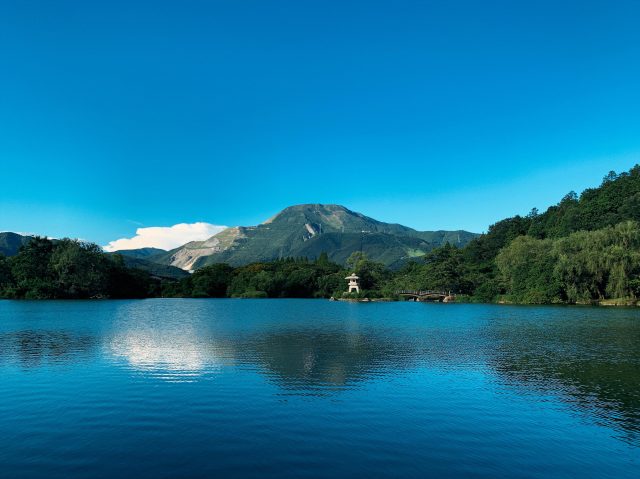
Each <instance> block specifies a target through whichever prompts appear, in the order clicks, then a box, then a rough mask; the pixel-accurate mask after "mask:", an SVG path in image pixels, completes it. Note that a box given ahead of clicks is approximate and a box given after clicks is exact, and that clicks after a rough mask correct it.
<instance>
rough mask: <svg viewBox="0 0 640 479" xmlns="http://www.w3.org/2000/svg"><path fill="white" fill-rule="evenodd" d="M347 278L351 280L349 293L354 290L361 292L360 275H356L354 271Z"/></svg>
mask: <svg viewBox="0 0 640 479" xmlns="http://www.w3.org/2000/svg"><path fill="white" fill-rule="evenodd" d="M345 279H346V280H348V281H349V289H348V291H347V293H352V292H354V291H355V292H356V293H359V292H360V285H359V284H358V280H359V279H360V277H359V276H356V274H355V273H352V274H351V275H350V276H347V277H346V278H345Z"/></svg>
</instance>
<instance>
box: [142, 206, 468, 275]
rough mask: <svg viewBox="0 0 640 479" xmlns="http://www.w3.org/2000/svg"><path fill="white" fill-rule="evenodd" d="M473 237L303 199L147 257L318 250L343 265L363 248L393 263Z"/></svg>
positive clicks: (214, 259)
mask: <svg viewBox="0 0 640 479" xmlns="http://www.w3.org/2000/svg"><path fill="white" fill-rule="evenodd" d="M476 236H477V234H475V233H470V232H468V231H464V230H456V231H446V230H438V231H418V230H415V229H413V228H410V227H408V226H404V225H401V224H398V223H385V222H382V221H378V220H376V219H374V218H371V217H368V216H366V215H364V214H362V213H358V212H355V211H352V210H350V209H348V208H346V207H344V206H342V205H336V204H321V203H305V204H299V205H293V206H289V207H287V208H284V209H283V210H282V211H280V212H279V213H277V214H275V215H273V216H271V217H270V218H269V219H267V220H266V221H264V222H263V223H261V224H259V225H256V226H235V227H231V228H227V229H225V230H223V231H222V232H220V233H217V234H216V235H213V236H212V237H210V238H208V239H207V240H205V241H193V242H190V243H187V244H185V245H183V246H181V247H178V248H175V249H173V250H171V251H169V252H167V253H162V254H159V255H152V256H150V257H148V258H147V259H148V260H150V261H156V262H159V263H162V264H169V265H173V266H177V267H180V268H183V269H188V270H193V269H198V268H200V267H203V266H207V265H209V264H215V263H228V264H230V265H232V266H240V265H244V264H248V263H253V262H258V261H271V260H274V259H278V258H286V257H308V258H310V259H314V258H317V257H318V256H320V254H321V253H327V255H328V256H329V259H331V260H332V261H336V262H338V263H341V264H344V263H345V261H346V259H347V258H348V257H349V255H350V254H351V253H353V252H354V251H363V252H364V253H366V254H367V255H368V256H369V257H370V258H371V259H373V260H376V261H380V262H382V263H384V264H385V265H386V266H391V267H395V266H399V265H401V264H402V263H403V262H406V261H408V260H409V259H411V258H415V257H419V256H423V255H425V254H427V253H428V252H429V251H431V250H432V249H434V248H436V247H438V246H441V245H443V244H444V243H451V244H454V245H456V246H464V245H465V244H467V243H468V242H469V241H470V240H471V239H473V238H475V237H476Z"/></svg>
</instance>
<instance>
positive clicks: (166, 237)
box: [104, 222, 226, 251]
mask: <svg viewBox="0 0 640 479" xmlns="http://www.w3.org/2000/svg"><path fill="white" fill-rule="evenodd" d="M224 229H226V226H218V225H212V224H210V223H201V222H200V223H180V224H177V225H173V226H150V227H148V228H138V229H137V230H136V235H135V236H134V237H133V238H120V239H117V240H115V241H110V242H109V244H108V245H107V246H104V250H105V251H118V250H122V249H137V248H161V249H166V250H169V249H173V248H177V247H178V246H182V245H183V244H185V243H188V242H189V241H204V240H206V239H208V238H210V237H211V236H213V235H214V234H216V233H219V232H220V231H222V230H224Z"/></svg>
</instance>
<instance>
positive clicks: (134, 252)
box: [118, 248, 167, 259]
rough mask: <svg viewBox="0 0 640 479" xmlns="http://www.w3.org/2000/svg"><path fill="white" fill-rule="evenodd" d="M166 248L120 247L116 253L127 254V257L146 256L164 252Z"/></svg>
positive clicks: (142, 257)
mask: <svg viewBox="0 0 640 479" xmlns="http://www.w3.org/2000/svg"><path fill="white" fill-rule="evenodd" d="M166 252H167V251H166V250H163V249H160V248H137V249H121V250H118V254H120V255H122V256H127V257H129V258H141V259H144V258H148V257H149V256H156V255H159V254H163V253H166Z"/></svg>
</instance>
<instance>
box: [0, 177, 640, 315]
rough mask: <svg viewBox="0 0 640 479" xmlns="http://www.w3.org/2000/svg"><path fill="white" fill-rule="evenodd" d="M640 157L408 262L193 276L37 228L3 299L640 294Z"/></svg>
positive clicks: (2, 266)
mask: <svg viewBox="0 0 640 479" xmlns="http://www.w3.org/2000/svg"><path fill="white" fill-rule="evenodd" d="M639 222H640V166H635V167H634V168H632V169H631V170H630V171H629V172H625V173H621V174H616V173H614V172H610V173H609V174H608V175H607V176H605V178H604V179H603V182H602V184H601V185H600V186H599V187H598V188H592V189H587V190H585V191H584V192H583V193H582V194H581V195H580V196H578V195H577V194H575V193H574V192H571V193H569V194H567V195H566V196H565V197H564V198H563V199H562V200H561V201H560V203H558V204H557V205H555V206H552V207H550V208H549V209H548V210H547V211H545V212H544V213H539V212H538V211H537V210H536V209H535V208H534V209H533V210H532V211H531V212H530V213H529V214H528V215H526V216H515V217H513V218H508V219H505V220H502V221H499V222H498V223H496V224H494V225H492V226H491V227H490V228H489V231H488V232H487V233H486V234H484V235H482V236H479V237H477V238H475V239H473V240H472V241H471V242H470V243H469V244H467V245H466V246H465V247H463V248H459V247H456V246H453V245H450V244H445V245H444V246H442V247H440V248H437V249H435V250H433V251H431V252H430V253H428V254H427V255H425V256H424V257H422V258H420V259H419V260H417V261H411V262H409V263H407V264H405V265H404V266H403V267H402V268H401V269H399V270H390V269H388V268H386V267H385V266H384V265H383V264H382V263H378V262H374V261H371V260H370V259H369V258H367V256H366V254H364V253H362V252H355V253H353V254H352V255H351V256H350V257H349V258H348V260H347V264H346V267H345V266H341V265H339V264H336V263H333V262H331V261H330V260H329V259H328V256H327V254H322V255H320V256H319V257H318V259H316V260H313V261H311V260H308V259H306V258H287V259H281V260H277V261H271V262H260V263H252V264H249V265H245V266H239V267H231V266H229V265H226V264H214V265H210V266H206V267H203V268H200V269H198V270H197V271H196V272H195V273H193V274H192V275H188V276H187V277H184V278H182V279H180V278H179V276H177V277H176V276H175V275H174V277H172V278H171V277H167V276H166V275H165V276H161V275H160V274H161V272H159V271H153V270H151V271H149V270H147V271H143V270H141V269H138V268H136V267H135V266H136V263H135V262H133V263H132V262H131V261H129V262H125V258H123V257H121V256H119V255H111V254H105V253H104V252H102V250H101V249H100V247H99V246H97V245H94V244H91V243H85V242H80V241H75V240H69V239H63V240H56V241H51V240H48V239H45V238H33V239H32V240H31V241H29V242H28V243H26V244H24V245H22V246H21V247H20V250H19V252H18V254H16V255H15V256H11V257H4V256H1V255H0V297H3V298H32V299H40V298H142V297H153V296H164V297H237V298H267V297H268V298H287V297H292V298H328V297H331V296H343V294H344V293H343V292H344V289H345V287H346V282H345V279H344V278H345V276H346V275H347V274H349V273H351V272H355V273H356V274H357V275H358V276H360V284H361V288H362V289H363V291H362V292H361V293H360V295H352V296H361V297H370V298H373V297H387V298H394V297H395V292H396V291H398V290H402V289H412V290H413V289H437V290H444V291H452V292H455V293H456V294H457V295H458V297H459V298H460V299H465V300H469V301H479V302H495V301H499V302H513V303H532V304H543V303H590V302H602V301H606V300H616V301H619V302H635V301H637V300H638V299H639V298H640V223H639Z"/></svg>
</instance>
